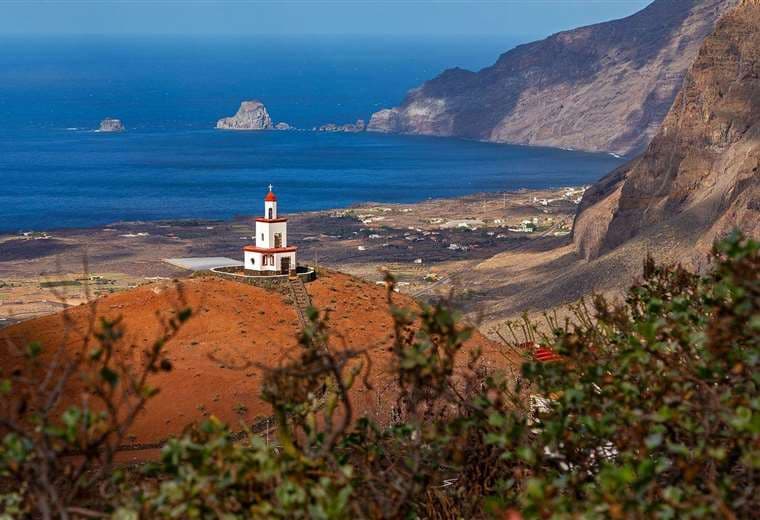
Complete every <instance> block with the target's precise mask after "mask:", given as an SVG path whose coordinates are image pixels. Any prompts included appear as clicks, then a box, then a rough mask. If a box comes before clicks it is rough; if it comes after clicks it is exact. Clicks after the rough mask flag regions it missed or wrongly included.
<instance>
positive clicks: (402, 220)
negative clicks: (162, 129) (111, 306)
mask: <svg viewBox="0 0 760 520" xmlns="http://www.w3.org/2000/svg"><path fill="white" fill-rule="evenodd" d="M582 193H583V188H582V187H567V188H558V189H550V190H532V191H528V190H521V191H516V192H508V193H482V194H474V195H469V196H465V197H460V198H454V199H433V200H427V201H423V202H420V203H417V204H374V203H371V202H368V203H364V204H360V205H356V206H352V207H349V208H345V209H333V210H326V211H315V212H304V213H295V214H290V215H287V216H288V217H289V221H290V222H289V228H290V240H291V242H292V243H294V244H296V245H298V247H299V258H300V261H301V262H303V263H307V264H310V265H315V266H317V267H328V268H330V269H334V270H337V271H341V272H345V273H348V274H351V275H354V276H357V277H359V278H362V279H364V280H367V281H369V282H378V283H379V282H381V280H382V278H383V273H382V270H383V269H387V270H389V271H390V272H392V273H393V274H394V275H395V276H396V278H397V280H398V287H399V290H400V291H401V292H403V293H406V294H409V295H411V296H414V297H416V298H420V299H423V300H425V299H431V298H436V297H440V296H448V295H453V297H454V298H455V299H456V300H457V302H458V304H459V305H460V306H461V308H462V309H463V310H464V311H465V312H466V313H467V314H468V315H469V316H471V317H473V318H478V317H481V316H488V319H489V321H493V320H495V319H496V320H498V319H502V318H505V317H509V316H510V315H511V314H510V313H513V312H512V309H511V308H510V309H509V310H506V309H505V310H504V311H496V312H494V309H493V305H492V303H490V302H489V300H490V296H489V293H488V292H480V291H478V290H475V286H474V285H473V280H472V278H473V276H475V275H477V273H478V272H479V271H482V269H483V266H484V265H485V266H488V265H490V264H489V262H491V263H494V262H496V263H497V264H500V263H503V262H504V261H503V257H504V255H507V256H508V257H511V255H517V256H516V258H523V259H524V260H526V261H529V262H534V263H535V262H538V263H540V262H541V261H543V260H545V259H546V258H548V257H552V258H553V256H554V255H555V254H556V251H562V248H563V247H565V248H566V247H570V242H571V237H570V233H571V229H572V224H573V218H574V214H575V210H576V207H577V202H578V201H579V200H580V197H581V196H582ZM253 211H255V208H252V212H253ZM255 217H256V215H251V216H246V217H238V218H234V219H231V220H225V221H219V220H172V221H156V222H121V223H113V224H111V225H108V226H104V227H99V228H83V229H77V228H73V229H61V230H54V231H48V232H34V231H28V232H23V233H16V234H5V235H0V327H2V326H7V325H10V324H12V323H15V322H18V321H23V320H26V319H30V318H34V317H38V316H44V315H47V314H52V313H55V312H58V311H60V310H61V309H62V308H66V307H69V306H76V305H79V304H81V303H83V302H85V301H87V300H90V299H94V298H97V297H100V296H104V295H107V294H111V293H116V292H121V291H123V290H126V289H130V288H134V287H137V286H141V285H144V284H149V283H152V282H161V281H165V280H172V279H180V278H185V277H189V276H191V275H192V274H193V273H192V272H191V271H189V270H185V269H181V268H179V267H176V266H175V265H172V264H170V263H168V262H166V261H165V260H166V259H168V258H183V257H184V258H187V257H228V258H232V259H235V260H238V259H239V258H240V257H241V256H242V252H241V251H242V247H243V246H244V245H245V244H247V243H250V242H252V241H253V237H252V234H253V230H254V221H255ZM500 259H501V260H500ZM504 265H505V268H504V269H502V268H501V267H500V268H498V270H500V271H503V273H502V274H503V276H504V277H505V278H504V279H505V280H512V279H513V276H512V274H510V273H512V272H514V274H515V275H519V276H524V270H525V269H526V268H527V267H530V265H529V264H526V263H522V261H519V262H516V263H515V264H514V265H509V262H507V263H506V264H504ZM539 307H540V306H539Z"/></svg>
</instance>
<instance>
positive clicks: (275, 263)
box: [243, 184, 298, 274]
mask: <svg viewBox="0 0 760 520" xmlns="http://www.w3.org/2000/svg"><path fill="white" fill-rule="evenodd" d="M297 249H298V248H297V247H295V246H288V219H286V218H280V217H279V215H278V214H277V197H276V196H275V194H274V192H273V191H272V185H271V184H270V185H269V193H267V196H266V197H264V216H263V217H258V218H257V219H256V244H255V245H247V246H245V247H244V248H243V262H244V265H245V269H246V270H247V271H255V272H257V273H260V274H288V273H290V272H291V271H295V269H296V250H297Z"/></svg>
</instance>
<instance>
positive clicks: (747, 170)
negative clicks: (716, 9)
mask: <svg viewBox="0 0 760 520" xmlns="http://www.w3.org/2000/svg"><path fill="white" fill-rule="evenodd" d="M733 227H739V228H740V229H742V230H743V231H744V232H746V233H748V234H749V235H751V236H755V237H758V236H760V0H743V1H742V2H741V5H739V6H738V7H737V8H736V9H734V10H732V11H731V12H729V13H728V14H726V16H724V17H723V18H722V19H721V20H720V22H719V23H718V24H717V27H716V29H715V32H714V33H713V34H711V35H710V36H708V37H707V38H706V39H705V41H704V44H703V45H702V48H701V49H700V51H699V54H698V56H697V58H696V61H695V62H694V65H693V66H692V67H691V69H690V71H689V73H688V75H687V76H686V79H685V82H684V87H683V89H682V90H681V92H680V93H679V94H678V97H677V98H676V100H675V102H674V103H673V107H672V108H671V110H670V112H669V113H668V115H667V117H666V118H665V121H664V122H663V124H662V128H661V129H660V132H659V133H658V134H657V136H656V137H655V138H654V140H653V141H652V143H651V144H650V145H649V147H648V149H647V150H646V152H645V153H644V154H643V155H642V156H641V157H640V158H638V159H636V160H634V161H633V162H631V163H629V164H628V165H626V166H623V167H622V168H619V169H618V170H616V171H614V172H612V173H611V174H610V175H608V176H607V177H606V178H604V179H602V181H600V182H599V183H597V184H596V185H595V186H593V187H592V188H591V189H589V190H588V191H587V192H586V194H585V195H584V198H583V200H582V202H581V206H580V208H579V213H578V216H577V217H576V225H575V231H574V241H575V244H576V246H577V248H578V250H579V252H580V253H581V254H582V255H583V256H584V257H585V258H587V259H590V258H595V257H598V256H599V255H601V254H603V253H605V252H607V251H610V250H612V249H614V248H615V247H617V246H619V245H620V244H622V243H624V242H626V241H627V240H629V239H631V238H633V237H636V236H639V237H640V238H642V239H645V240H647V241H648V244H649V245H650V246H651V247H654V246H658V243H659V241H658V238H657V235H658V234H659V235H662V234H663V233H666V234H668V236H669V237H671V239H672V240H675V241H676V242H680V243H681V245H684V246H686V245H688V246H694V247H696V251H697V252H698V253H701V252H704V251H705V250H706V249H707V248H709V246H710V244H711V243H712V241H713V240H714V239H715V238H716V237H717V236H719V235H722V234H724V233H726V232H727V231H728V230H730V229H731V228H733Z"/></svg>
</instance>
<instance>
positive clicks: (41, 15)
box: [0, 0, 651, 37]
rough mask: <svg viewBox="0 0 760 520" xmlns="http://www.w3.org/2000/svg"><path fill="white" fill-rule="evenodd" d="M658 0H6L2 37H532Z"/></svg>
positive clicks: (0, 11) (1, 5)
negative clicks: (154, 35)
mask: <svg viewBox="0 0 760 520" xmlns="http://www.w3.org/2000/svg"><path fill="white" fill-rule="evenodd" d="M650 1H651V0H0V34H6V35H8V34H14V35H19V34H21V35H56V34H73V35H80V34H114V35H124V34H135V35H143V34H187V35H206V34H207V35H223V34H227V35H283V36H286V35H348V34H350V35H379V34H382V35H398V36H412V35H440V36H445V35H464V36H477V35H505V34H509V35H526V36H535V37H539V36H546V35H548V34H551V33H554V32H557V31H560V30H564V29H571V28H574V27H578V26H581V25H587V24H591V23H596V22H601V21H605V20H611V19H614V18H621V17H623V16H627V15H629V14H632V13H634V12H636V11H638V10H639V9H641V8H642V7H644V6H646V5H647V4H648V3H650Z"/></svg>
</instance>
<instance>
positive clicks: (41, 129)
mask: <svg viewBox="0 0 760 520" xmlns="http://www.w3.org/2000/svg"><path fill="white" fill-rule="evenodd" d="M516 43H518V42H517V41H515V40H514V39H510V38H484V39H449V40H442V39H398V38H380V39H378V38H375V39H367V38H358V37H341V38H337V37H335V38H317V37H302V38H288V39H282V38H280V39H276V38H209V37H204V38H184V37H183V38H179V37H175V38H158V37H156V38H145V37H140V38H139V39H137V38H134V39H130V38H123V37H121V38H106V37H79V38H65V37H58V38H44V39H29V38H3V39H0V231H17V230H28V229H55V228H62V227H78V226H94V225H103V224H107V223H110V222H114V221H120V220H148V219H165V218H195V217H199V218H200V217H202V218H227V217H231V216H234V215H240V214H251V213H255V212H256V211H258V209H259V204H260V199H261V197H262V195H263V194H264V192H265V190H266V186H267V185H268V184H269V183H272V184H273V185H274V186H275V190H276V191H277V193H278V196H279V197H280V200H281V201H282V202H281V203H282V206H283V210H284V211H286V212H293V211H302V210H312V209H323V208H331V207H341V206H347V205H350V204H353V203H356V202H361V201H378V202H413V201H419V200H423V199H426V198H430V197H449V196H457V195H463V194H467V193H472V192H479V191H499V190H508V189H518V188H542V187H551V186H564V185H578V184H587V183H590V182H593V181H595V180H596V179H598V178H599V177H601V176H602V175H604V174H605V173H607V172H608V171H610V170H611V169H612V168H614V167H615V166H617V165H619V164H620V160H619V159H616V158H614V157H611V156H609V155H604V154H588V153H580V152H571V151H563V150H554V149H547V148H528V147H519V146H506V145H495V144H487V143H478V142H470V141H462V140H456V139H438V138H430V137H419V136H388V135H377V134H371V133H363V134H326V133H316V132H309V131H304V132H253V133H249V132H242V133H241V132H222V131H216V130H214V129H213V126H214V123H215V121H216V120H217V119H218V118H220V117H223V116H226V115H231V114H233V113H234V112H235V111H236V110H237V107H238V105H239V103H240V101H241V100H243V99H252V98H258V99H261V100H262V101H264V102H265V104H266V105H267V107H268V109H269V111H270V114H271V115H272V117H273V119H274V120H275V121H286V122H288V123H290V124H291V125H294V126H297V127H299V128H311V127H313V126H317V125H320V124H323V123H328V122H337V123H345V122H352V121H354V120H356V119H357V118H360V117H361V118H364V119H368V118H369V116H370V114H371V113H372V112H373V111H375V110H377V109H378V108H381V107H383V106H391V105H394V104H397V103H398V102H399V100H400V99H401V98H402V97H403V95H404V93H405V92H406V91H407V90H408V89H409V88H411V87H414V86H416V85H418V84H419V83H421V82H422V81H424V80H425V79H427V78H430V77H432V76H434V75H435V74H436V73H437V72H439V71H440V70H442V69H443V68H446V67H450V66H461V67H465V68H470V69H477V68H480V67H483V66H486V65H488V64H490V63H492V62H493V61H494V60H495V59H496V57H497V56H498V54H499V53H500V52H503V51H505V50H507V49H509V48H510V47H512V46H514V45H515V44H516ZM104 117H118V118H120V119H122V120H123V121H124V123H125V125H126V127H127V132H125V133H122V134H99V133H95V132H93V131H92V130H93V129H94V128H96V127H97V125H98V122H99V121H100V120H101V119H102V118H104Z"/></svg>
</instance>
